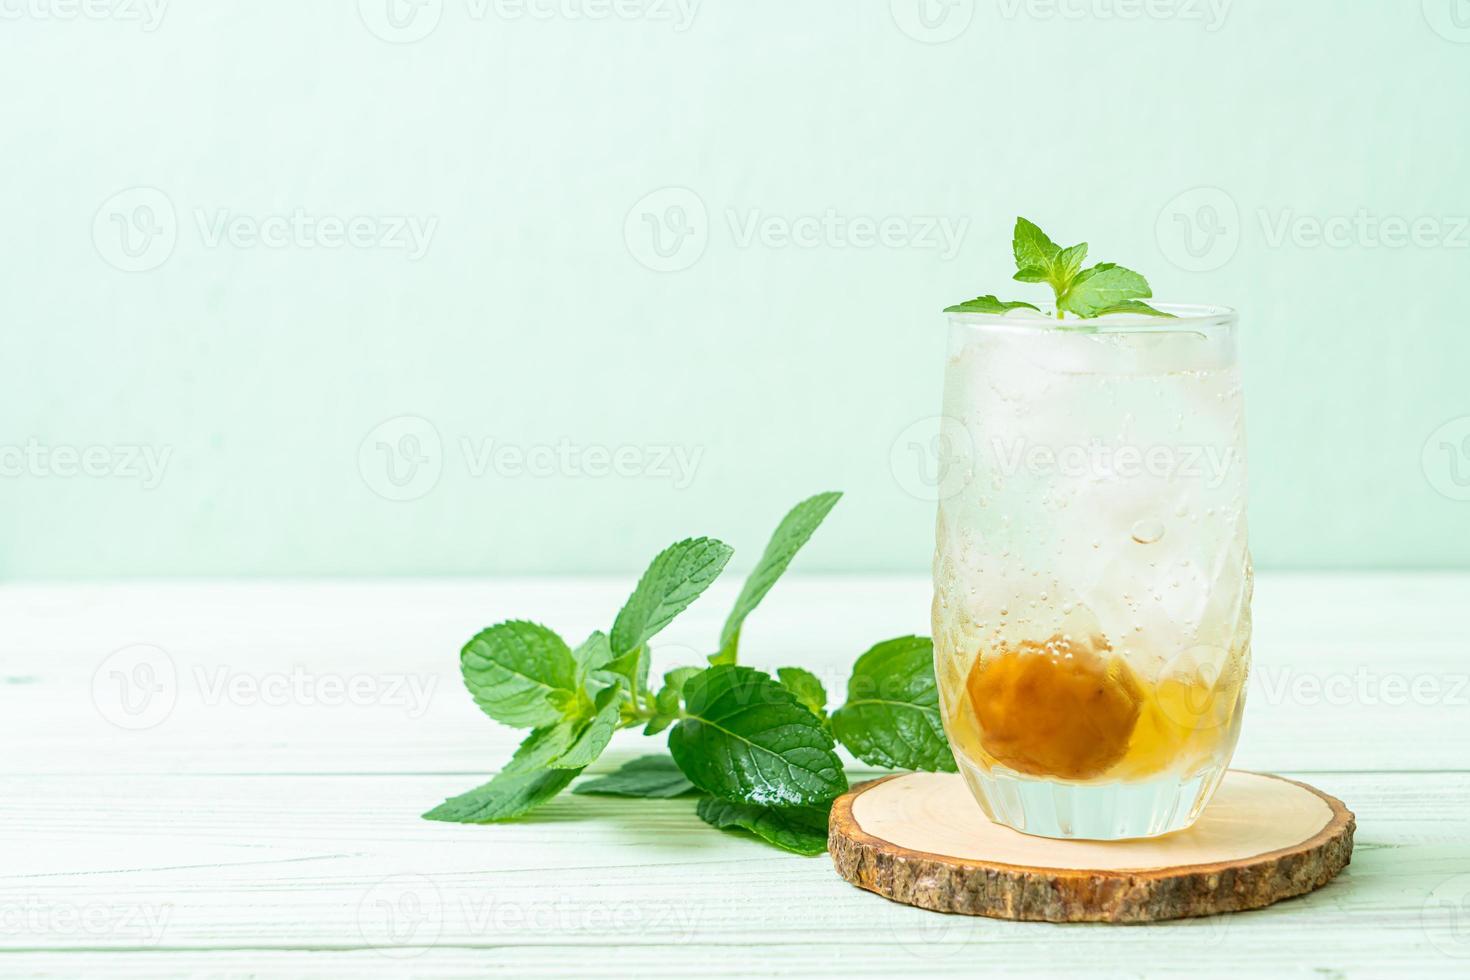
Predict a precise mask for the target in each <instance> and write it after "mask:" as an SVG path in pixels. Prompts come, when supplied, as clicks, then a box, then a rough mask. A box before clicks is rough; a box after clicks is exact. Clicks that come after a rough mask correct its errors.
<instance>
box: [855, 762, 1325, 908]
mask: <svg viewBox="0 0 1470 980" xmlns="http://www.w3.org/2000/svg"><path fill="white" fill-rule="evenodd" d="M829 827H830V829H829V832H828V850H829V851H831V853H832V863H833V864H835V865H836V867H837V873H838V874H840V875H842V877H844V878H846V879H847V880H848V881H850V882H852V883H853V884H854V885H857V886H858V887H859V888H866V889H867V890H868V891H871V892H877V893H878V894H879V895H882V896H884V897H885V898H890V899H892V900H894V901H896V902H903V903H905V904H907V905H917V906H919V907H920V908H925V909H932V910H934V911H937V912H961V913H964V914H966V915H988V916H993V917H995V918H1000V919H1025V920H1036V921H1045V922H1156V921H1159V920H1161V919H1177V918H1184V917H1186V916H1194V915H1215V914H1217V913H1220V912H1237V911H1240V910H1242V909H1255V908H1261V907H1262V906H1266V905H1270V904H1271V903H1272V902H1278V901H1280V900H1281V899H1283V898H1290V897H1291V896H1293V895H1302V894H1305V893H1306V892H1309V891H1312V890H1314V889H1317V888H1321V887H1322V886H1323V885H1325V884H1326V883H1327V882H1328V881H1329V880H1331V878H1332V876H1333V875H1335V874H1337V873H1338V872H1339V871H1341V870H1342V869H1343V867H1344V866H1345V865H1346V864H1347V863H1348V861H1349V860H1350V859H1351V857H1352V853H1353V828H1354V821H1353V814H1352V811H1350V810H1348V809H1347V808H1346V807H1344V806H1343V805H1342V802H1341V801H1340V800H1337V799H1334V798H1333V797H1331V796H1328V795H1327V794H1326V793H1323V792H1321V791H1319V790H1317V789H1314V788H1312V787H1311V786H1307V785H1306V784H1304V783H1298V782H1293V781H1292V780H1290V779H1282V778H1281V777H1279V776H1266V775H1262V774H1259V773H1251V772H1241V771H1238V770H1234V769H1232V770H1231V771H1230V772H1229V773H1227V774H1226V776H1225V779H1224V781H1223V782H1222V783H1221V784H1220V789H1219V790H1218V791H1217V792H1216V793H1215V797H1214V799H1212V800H1211V801H1210V803H1209V805H1208V806H1207V807H1205V812H1204V813H1202V814H1201V815H1200V818H1199V820H1198V821H1196V822H1195V824H1194V826H1193V827H1190V828H1189V829H1188V830H1181V831H1178V832H1177V833H1173V834H1168V835H1165V836H1163V837H1153V838H1147V839H1143V840H1126V841H1062V840H1052V839H1050V838H1045V837H1031V836H1028V835H1026V834H1022V833H1019V832H1017V831H1014V830H1011V829H1010V828H1008V827H1002V826H1001V825H999V824H996V823H993V822H991V820H990V819H989V818H988V817H986V816H985V813H984V812H983V811H982V810H981V809H980V806H979V804H977V803H976V802H975V799H974V797H972V796H971V795H970V790H969V788H968V787H967V786H966V785H965V782H964V780H963V779H962V778H961V777H960V776H959V775H958V774H955V773H935V772H914V773H905V774H903V775H898V776H886V777H884V778H882V779H876V780H873V781H872V782H868V783H862V784H860V785H859V786H857V787H855V788H854V789H853V790H852V791H851V792H849V793H847V794H846V795H844V796H841V797H839V798H838V800H837V802H836V803H835V804H834V805H833V807H832V816H831V819H830V823H829Z"/></svg>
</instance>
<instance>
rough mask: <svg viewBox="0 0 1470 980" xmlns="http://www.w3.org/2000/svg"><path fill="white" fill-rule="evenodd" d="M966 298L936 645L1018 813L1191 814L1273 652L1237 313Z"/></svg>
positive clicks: (942, 674)
mask: <svg viewBox="0 0 1470 980" xmlns="http://www.w3.org/2000/svg"><path fill="white" fill-rule="evenodd" d="M1161 308H1162V309H1164V310H1165V312H1168V313H1171V314H1173V316H1174V318H1173V319H1164V318H1158V317H1146V316H1139V315H1126V316H1114V317H1105V318H1102V319H1100V320H1090V321H1081V320H1070V321H1058V320H1055V319H1048V318H1045V317H1043V316H1042V315H1040V314H1037V313H1035V312H1033V311H1029V310H1027V311H1014V312H1012V313H1010V314H1006V315H990V314H957V315H953V316H951V317H950V326H949V351H948V364H947V367H946V372H945V381H944V409H943V416H942V425H941V434H942V438H941V440H940V443H939V444H940V446H941V466H942V469H941V473H942V474H943V479H942V480H941V484H940V485H941V494H940V502H939V516H938V521H937V527H936V548H935V554H934V606H933V626H934V656H935V672H936V675H937V677H938V679H939V690H940V701H941V709H942V712H943V717H944V724H945V729H946V731H947V733H948V736H949V741H950V745H951V747H952V748H953V749H954V754H955V758H956V760H957V761H958V763H959V768H960V771H961V773H963V775H964V778H965V780H966V781H967V782H968V784H969V786H970V790H971V791H972V792H973V793H974V795H975V799H976V800H978V801H979V803H980V806H981V807H982V808H984V810H985V812H986V813H987V814H988V815H989V816H990V817H991V818H992V819H993V820H995V821H997V822H999V823H1002V824H1005V825H1007V826H1010V827H1013V828H1015V829H1016V830H1020V831H1023V832H1025V833H1028V834H1037V835H1041V836H1045V837H1061V838H1086V839H1093V840H1112V839H1118V838H1128V837H1150V836H1155V835H1158V834H1164V833H1168V832H1170V831H1173V830H1178V829H1180V828H1183V827H1187V826H1189V825H1190V824H1191V823H1192V822H1193V821H1194V820H1195V818H1196V817H1197V816H1198V815H1199V813H1200V811H1201V810H1202V809H1203V808H1204V806H1205V804H1206V803H1207V802H1208V801H1209V799H1210V796H1211V794H1213V793H1214V791H1215V788H1216V787H1217V786H1218V785H1219V783H1220V780H1221V778H1222V777H1223V776H1224V774H1225V770H1226V767H1227V766H1228V764H1229V761H1230V756H1231V753H1232V752H1233V751H1234V749H1235V742H1236V738H1237V736H1238V735H1239V732H1240V719H1241V712H1242V709H1243V707H1244V700H1245V681H1246V673H1247V670H1248V668H1249V661H1250V633H1251V617H1250V598H1251V562H1250V553H1249V551H1248V549H1247V544H1246V510H1245V493H1246V491H1245V485H1246V473H1245V422H1244V416H1243V411H1242V404H1241V390H1240V371H1239V366H1238V363H1237V357H1236V316H1235V314H1234V312H1233V311H1231V310H1228V309H1224V308H1220V307H1189V306H1168V307H1161Z"/></svg>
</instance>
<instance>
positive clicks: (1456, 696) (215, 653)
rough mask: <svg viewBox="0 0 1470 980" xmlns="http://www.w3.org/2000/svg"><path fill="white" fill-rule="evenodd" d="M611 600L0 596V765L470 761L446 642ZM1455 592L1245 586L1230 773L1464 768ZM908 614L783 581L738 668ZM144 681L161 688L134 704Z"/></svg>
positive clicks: (431, 765) (842, 640) (492, 747)
mask: <svg viewBox="0 0 1470 980" xmlns="http://www.w3.org/2000/svg"><path fill="white" fill-rule="evenodd" d="M737 587H738V581H731V582H728V583H722V584H721V585H720V586H719V587H717V589H716V590H715V591H714V594H713V595H711V596H710V597H708V598H706V599H704V600H701V602H700V603H697V604H696V605H695V607H694V608H693V609H692V610H691V613H690V615H689V617H688V619H687V620H683V621H681V622H680V623H677V624H676V625H675V626H674V627H673V628H671V629H670V630H669V631H668V632H667V635H665V636H662V637H660V639H659V642H657V643H656V644H655V655H656V658H657V661H656V666H657V667H658V668H660V669H663V668H667V667H671V666H674V665H676V664H680V663H692V662H696V661H697V660H698V659H699V657H700V656H701V654H702V653H704V652H705V651H707V650H708V649H710V647H711V646H712V644H713V642H714V638H715V636H716V634H717V632H718V627H719V622H720V620H721V618H722V617H723V614H724V612H725V610H726V609H727V608H728V605H729V601H730V600H731V599H732V598H733V593H734V590H735V589H736V588H737ZM626 589H627V583H626V582H625V581H621V580H615V579H598V580H544V581H541V582H535V581H532V582H529V583H528V582H468V583H466V582H456V583H423V582H413V583H368V584H345V585H344V584H340V583H306V584H297V585H280V584H275V583H229V584H185V585H127V586H106V587H103V586H97V587H37V586H28V587H18V586H7V587H4V588H0V615H3V616H4V618H5V621H6V623H7V636H6V637H5V639H4V641H3V642H4V644H5V647H4V649H3V659H0V663H3V674H0V678H3V683H0V716H3V717H6V718H7V719H8V721H9V722H10V727H11V731H13V732H15V733H16V734H15V735H14V736H12V737H13V738H15V739H17V740H18V742H15V743H12V748H13V751H10V752H7V753H6V754H5V756H4V757H3V758H0V771H3V772H12V773H45V772H92V771H108V772H124V771H126V772H140V773H147V772H465V773H481V772H487V771H490V770H493V768H494V767H495V766H497V765H498V764H499V762H500V760H501V759H503V758H504V757H505V756H506V755H508V754H509V751H510V749H511V748H512V747H513V746H514V744H515V742H516V741H517V740H518V738H519V736H518V734H517V733H515V732H512V731H509V730H507V729H504V728H501V727H499V726H497V725H495V724H493V723H491V722H489V721H488V720H487V719H485V718H484V717H483V716H482V715H481V714H480V713H479V711H478V710H477V709H476V708H475V707H474V705H473V703H472V702H471V701H470V700H469V699H468V698H467V697H465V695H464V692H463V689H462V687H461V683H460V680H459V676H458V659H457V651H458V649H459V646H460V645H461V644H462V642H463V641H464V640H465V639H467V638H468V637H469V636H470V635H472V634H473V632H474V631H475V630H476V629H478V628H480V627H481V626H483V625H485V624H487V623H489V622H493V621H495V620H498V619H501V618H505V617H508V616H512V615H521V616H529V617H532V618H537V619H541V620H544V621H546V622H549V623H552V624H555V625H556V626H557V628H559V629H561V630H562V631H563V632H565V633H566V634H567V635H568V636H571V637H574V638H575V637H580V636H582V635H583V634H585V633H586V632H587V631H589V630H591V629H593V628H596V627H598V626H606V625H607V622H608V621H609V620H610V618H611V616H612V614H613V612H614V611H615V610H616V608H617V606H618V604H619V603H620V602H621V600H622V599H623V597H624V595H625V593H626ZM1467 602H1470V576H1466V575H1410V576H1384V575H1377V576H1341V575H1310V576H1301V575H1262V576H1261V578H1260V582H1259V585H1258V588H1257V601H1256V633H1255V635H1256V644H1255V651H1254V653H1255V667H1254V670H1253V673H1252V676H1251V680H1250V688H1249V695H1248V701H1247V715H1246V723H1245V729H1244V734H1243V736H1242V740H1241V745H1240V749H1239V752H1238V754H1237V757H1236V758H1237V762H1238V763H1239V764H1240V765H1243V766H1246V767H1254V768H1262V769H1284V768H1292V769H1297V770H1363V769H1374V768H1381V769H1388V770H1401V769H1426V770H1433V769H1458V768H1465V767H1466V763H1465V760H1466V759H1467V758H1470V724H1467V723H1466V722H1467V720H1470V657H1467V645H1466V641H1465V640H1464V639H1463V638H1462V636H1461V635H1460V634H1459V631H1458V629H1457V626H1456V623H1457V622H1458V618H1459V617H1460V616H1461V610H1463V609H1464V608H1465V605H1466V603H1467ZM927 609H928V585H927V582H926V581H925V580H924V579H923V578H919V577H906V578H899V579H867V578H858V579H832V578H825V579H801V578H795V579H793V580H792V581H790V582H783V583H782V584H781V587H780V588H778V589H777V590H776V591H775V592H773V593H772V595H771V597H770V598H769V599H768V600H767V603H766V604H765V605H764V606H762V608H761V609H760V610H759V611H758V612H757V614H756V615H755V616H753V617H752V618H751V622H750V624H749V626H748V628H747V631H746V643H745V650H746V654H745V659H746V661H747V662H749V663H751V664H752V665H755V666H762V667H767V668H774V667H776V666H780V665H782V664H786V663H800V664H802V665H806V666H810V667H811V668H813V669H814V670H815V671H816V672H817V673H818V674H819V675H820V676H821V677H822V678H823V680H824V682H825V683H826V685H827V687H828V689H829V690H831V691H833V692H834V693H836V694H838V696H840V692H841V691H842V689H843V687H844V686H845V683H846V678H847V674H848V670H849V668H850V665H851V663H852V661H853V660H854V659H856V657H857V655H858V654H859V653H861V652H862V651H863V650H864V649H866V647H867V646H868V645H869V644H871V643H872V642H874V641H876V640H878V639H883V638H887V637H891V636H895V635H901V634H903V633H906V632H924V631H925V630H926V622H925V620H926V617H927ZM138 644H142V645H144V646H143V647H142V648H141V652H138V649H139V648H137V647H136V646H135V645H138ZM130 648H132V649H133V652H131V653H129V652H125V653H123V654H121V655H117V654H116V651H119V650H125V651H126V650H129V649H130ZM109 658H111V659H109ZM168 678H172V680H171V681H168V682H167V683H165V682H164V681H165V680H166V679H168ZM151 688H157V689H159V690H160V691H161V692H162V693H158V694H156V696H155V697H154V698H153V699H145V698H144V697H143V694H144V693H145V692H146V691H148V690H149V689H151ZM140 706H143V707H141V708H140ZM130 708H132V709H134V710H133V712H132V713H131V714H130V713H129V709H130ZM164 708H166V709H167V710H166V711H165V710H163V709H164ZM1365 732H1371V733H1372V737H1371V738H1365V737H1364V733H1365ZM369 744H370V745H371V749H370V750H369V749H367V748H366V747H365V746H367V745H369Z"/></svg>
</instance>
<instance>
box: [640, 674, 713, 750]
mask: <svg viewBox="0 0 1470 980" xmlns="http://www.w3.org/2000/svg"><path fill="white" fill-rule="evenodd" d="M701 669H702V668H700V667H675V668H674V669H673V670H671V671H669V672H668V673H667V674H665V675H664V686H663V687H662V688H660V689H659V692H658V694H657V695H656V696H655V697H654V699H653V717H652V718H650V719H649V721H648V724H647V725H645V726H644V728H643V734H645V735H657V734H658V733H659V732H661V731H663V730H664V729H665V728H668V727H669V726H670V725H672V724H673V723H674V722H676V721H678V720H679V705H680V703H681V702H682V700H683V697H684V684H685V682H686V681H688V680H689V678H691V677H693V676H694V675H695V674H697V673H699V672H700V670H701Z"/></svg>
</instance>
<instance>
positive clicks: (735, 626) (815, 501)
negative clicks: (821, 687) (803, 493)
mask: <svg viewBox="0 0 1470 980" xmlns="http://www.w3.org/2000/svg"><path fill="white" fill-rule="evenodd" d="M841 499H842V494H840V493H837V492H835V491H829V492H827V493H819V494H817V495H816V496H815V497H808V498H807V499H805V500H803V501H802V502H801V503H799V504H797V505H796V506H795V507H793V508H791V510H790V511H788V512H787V514H786V516H785V517H783V518H781V523H780V524H777V525H776V530H775V532H774V533H773V534H772V535H771V540H770V541H769V542H767V543H766V550H765V551H763V552H761V557H760V560H759V561H757V562H756V563H755V568H754V569H752V570H751V573H750V575H749V577H747V578H746V580H745V586H744V588H742V589H741V590H740V595H739V596H738V597H737V598H736V599H735V608H733V609H731V610H730V615H729V618H727V619H726V620H725V626H724V628H723V629H722V630H720V652H719V653H717V654H715V655H714V656H713V657H711V658H710V661H711V662H712V663H734V662H735V658H736V649H737V646H738V644H739V642H740V627H741V626H743V625H744V623H745V617H747V616H749V615H750V614H751V612H752V611H753V610H754V609H755V607H756V606H758V605H760V602H761V600H762V599H764V598H765V597H766V593H768V592H770V591H771V586H773V585H775V584H776V580H777V579H779V578H780V577H781V575H782V574H783V573H784V572H785V571H786V569H787V567H788V566H790V564H791V560H792V559H793V558H795V557H796V553H797V552H798V551H800V550H801V548H802V546H803V545H804V544H806V543H807V542H808V541H809V540H811V536H812V534H813V533H814V532H815V531H816V529H817V528H818V526H820V525H821V523H822V521H823V520H824V519H825V518H826V516H827V515H828V514H829V513H831V511H832V508H833V507H835V506H837V501H839V500H841Z"/></svg>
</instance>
